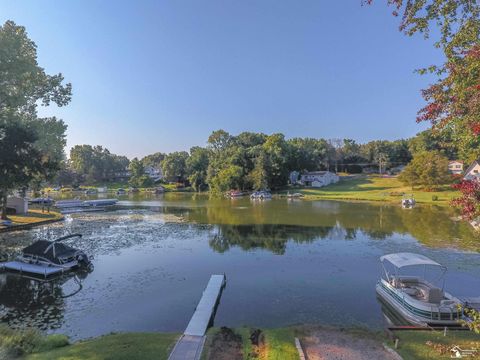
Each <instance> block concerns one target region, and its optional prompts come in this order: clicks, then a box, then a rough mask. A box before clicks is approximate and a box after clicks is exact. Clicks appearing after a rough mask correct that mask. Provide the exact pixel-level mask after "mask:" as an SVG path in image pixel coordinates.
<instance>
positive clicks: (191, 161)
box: [186, 146, 209, 191]
mask: <svg viewBox="0 0 480 360" xmlns="http://www.w3.org/2000/svg"><path fill="white" fill-rule="evenodd" d="M208 157H209V151H208V150H207V149H204V148H201V147H199V146H195V147H192V148H191V149H190V156H189V157H188V159H187V160H186V166H187V174H188V181H189V182H190V184H191V186H192V188H193V189H194V190H195V191H203V190H206V189H207V172H208V163H209V158H208Z"/></svg>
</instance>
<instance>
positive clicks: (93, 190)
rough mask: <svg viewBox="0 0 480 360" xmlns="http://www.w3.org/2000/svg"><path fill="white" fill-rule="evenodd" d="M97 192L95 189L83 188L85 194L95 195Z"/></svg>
mask: <svg viewBox="0 0 480 360" xmlns="http://www.w3.org/2000/svg"><path fill="white" fill-rule="evenodd" d="M96 193H97V189H87V190H85V195H95V194H96Z"/></svg>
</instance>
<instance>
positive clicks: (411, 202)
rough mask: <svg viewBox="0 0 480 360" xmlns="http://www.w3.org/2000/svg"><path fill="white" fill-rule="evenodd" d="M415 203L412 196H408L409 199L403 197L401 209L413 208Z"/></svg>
mask: <svg viewBox="0 0 480 360" xmlns="http://www.w3.org/2000/svg"><path fill="white" fill-rule="evenodd" d="M416 203H417V202H416V201H415V198H414V197H413V195H412V196H410V197H404V198H403V199H402V207H403V208H404V209H410V208H412V207H414V206H415V204H416Z"/></svg>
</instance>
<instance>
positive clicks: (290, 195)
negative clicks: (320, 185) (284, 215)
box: [287, 193, 304, 199]
mask: <svg viewBox="0 0 480 360" xmlns="http://www.w3.org/2000/svg"><path fill="white" fill-rule="evenodd" d="M303 196H304V195H303V194H301V193H293V194H290V193H288V194H287V198H289V199H298V198H301V197H303Z"/></svg>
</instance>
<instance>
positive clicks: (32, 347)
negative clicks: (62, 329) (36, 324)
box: [0, 325, 69, 359]
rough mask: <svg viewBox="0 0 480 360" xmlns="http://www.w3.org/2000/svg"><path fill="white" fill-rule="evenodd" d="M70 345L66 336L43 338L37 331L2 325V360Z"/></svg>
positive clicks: (0, 339) (0, 329) (0, 337)
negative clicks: (15, 328)
mask: <svg viewBox="0 0 480 360" xmlns="http://www.w3.org/2000/svg"><path fill="white" fill-rule="evenodd" d="M68 344H69V342H68V337H66V336H65V335H59V334H55V335H48V336H42V335H41V334H40V332H39V331H37V330H35V329H22V330H13V329H10V328H9V327H7V326H6V325H0V359H4V358H6V359H12V358H15V357H20V356H22V355H25V354H31V353H33V352H40V351H48V350H52V349H55V348H59V347H63V346H66V345H68Z"/></svg>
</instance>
